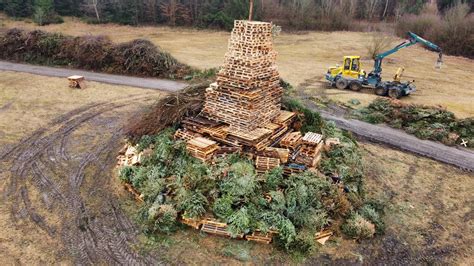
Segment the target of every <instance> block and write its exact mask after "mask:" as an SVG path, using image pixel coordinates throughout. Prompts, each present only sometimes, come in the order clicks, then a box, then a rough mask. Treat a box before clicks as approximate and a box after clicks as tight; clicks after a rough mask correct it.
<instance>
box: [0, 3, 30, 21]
mask: <svg viewBox="0 0 474 266" xmlns="http://www.w3.org/2000/svg"><path fill="white" fill-rule="evenodd" d="M2 2H3V10H4V11H5V13H7V15H9V16H12V17H15V18H22V17H29V16H31V15H33V0H2Z"/></svg>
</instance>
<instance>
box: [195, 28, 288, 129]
mask: <svg viewBox="0 0 474 266" xmlns="http://www.w3.org/2000/svg"><path fill="white" fill-rule="evenodd" d="M275 61H276V52H275V51H273V39H272V24H271V23H266V22H257V21H241V20H240V21H235V24H234V29H233V31H232V34H231V38H230V40H229V48H228V52H227V53H226V56H225V60H224V65H223V66H222V68H221V70H220V71H219V73H218V74H217V82H216V83H213V84H211V86H210V87H209V88H208V89H207V90H206V100H205V103H204V108H203V113H204V115H205V116H206V117H208V118H209V119H211V120H215V121H218V122H225V123H227V124H228V125H229V126H230V129H231V130H232V131H237V132H238V131H242V130H245V131H249V130H250V131H251V130H255V129H257V128H259V127H261V126H262V125H265V124H267V123H270V122H271V121H272V120H273V119H275V118H276V117H278V116H279V115H280V107H281V103H280V102H281V96H282V93H283V90H282V88H281V87H280V83H279V80H280V77H279V74H278V70H277V67H276V64H275ZM237 134H238V133H237Z"/></svg>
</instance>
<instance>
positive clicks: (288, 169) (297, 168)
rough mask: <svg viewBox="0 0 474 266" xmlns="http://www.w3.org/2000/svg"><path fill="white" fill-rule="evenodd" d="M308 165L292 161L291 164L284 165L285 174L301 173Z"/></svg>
mask: <svg viewBox="0 0 474 266" xmlns="http://www.w3.org/2000/svg"><path fill="white" fill-rule="evenodd" d="M306 169H307V168H306V166H304V165H300V164H294V163H291V164H289V165H285V166H283V174H285V175H292V174H299V173H302V172H304V171H305V170H306Z"/></svg>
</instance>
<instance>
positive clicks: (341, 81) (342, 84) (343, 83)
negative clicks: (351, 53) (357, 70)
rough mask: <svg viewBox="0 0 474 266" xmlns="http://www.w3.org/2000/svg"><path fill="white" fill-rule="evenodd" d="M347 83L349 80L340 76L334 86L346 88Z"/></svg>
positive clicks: (341, 88)
mask: <svg viewBox="0 0 474 266" xmlns="http://www.w3.org/2000/svg"><path fill="white" fill-rule="evenodd" d="M347 85H349V82H348V81H347V80H346V79H344V78H340V79H338V80H336V88H338V89H340V90H344V89H346V88H347Z"/></svg>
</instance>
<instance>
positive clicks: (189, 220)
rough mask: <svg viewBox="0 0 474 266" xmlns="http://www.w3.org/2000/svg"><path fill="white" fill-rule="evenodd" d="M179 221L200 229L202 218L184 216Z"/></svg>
mask: <svg viewBox="0 0 474 266" xmlns="http://www.w3.org/2000/svg"><path fill="white" fill-rule="evenodd" d="M180 221H181V223H183V224H185V225H188V226H190V227H192V228H194V229H196V230H199V229H201V226H202V223H203V220H201V219H193V218H185V217H181V220H180Z"/></svg>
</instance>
